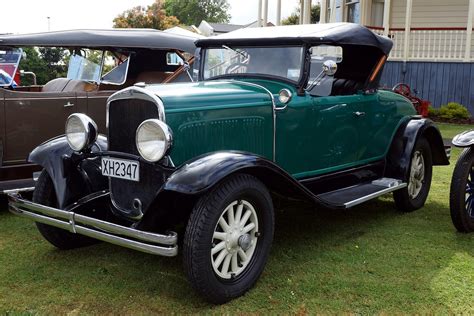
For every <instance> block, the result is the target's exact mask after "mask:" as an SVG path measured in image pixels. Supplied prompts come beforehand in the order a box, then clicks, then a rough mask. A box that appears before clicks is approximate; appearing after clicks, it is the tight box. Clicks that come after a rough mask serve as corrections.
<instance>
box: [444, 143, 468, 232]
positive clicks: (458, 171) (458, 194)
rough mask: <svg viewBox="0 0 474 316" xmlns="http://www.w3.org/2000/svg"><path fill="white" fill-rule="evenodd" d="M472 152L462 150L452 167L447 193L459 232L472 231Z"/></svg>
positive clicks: (454, 222)
mask: <svg viewBox="0 0 474 316" xmlns="http://www.w3.org/2000/svg"><path fill="white" fill-rule="evenodd" d="M473 164H474V150H473V148H471V147H469V148H466V149H464V151H463V152H462V153H461V156H460V157H459V159H458V161H457V162H456V166H455V167H454V172H453V177H452V179H451V189H450V193H449V209H450V212H451V219H452V221H453V224H454V227H456V229H457V230H458V231H459V232H462V233H470V232H472V231H474V205H473V199H474V170H473Z"/></svg>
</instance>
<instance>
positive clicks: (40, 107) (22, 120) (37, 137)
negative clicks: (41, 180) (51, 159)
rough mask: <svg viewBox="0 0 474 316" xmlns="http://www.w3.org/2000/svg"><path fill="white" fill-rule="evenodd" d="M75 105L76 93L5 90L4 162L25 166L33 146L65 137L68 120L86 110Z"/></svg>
mask: <svg viewBox="0 0 474 316" xmlns="http://www.w3.org/2000/svg"><path fill="white" fill-rule="evenodd" d="M75 102H76V94H75V92H21V91H8V90H5V121H6V123H5V137H6V140H5V144H4V146H5V147H4V161H6V162H10V163H21V162H24V161H25V160H26V157H27V155H28V154H29V153H30V152H31V150H32V149H34V148H35V147H36V146H38V145H39V144H41V143H42V142H44V141H46V140H48V139H50V138H52V137H56V136H58V135H61V134H64V125H65V122H66V119H67V117H68V116H69V115H70V114H72V113H74V112H85V110H86V109H85V107H83V106H78V105H77V104H75Z"/></svg>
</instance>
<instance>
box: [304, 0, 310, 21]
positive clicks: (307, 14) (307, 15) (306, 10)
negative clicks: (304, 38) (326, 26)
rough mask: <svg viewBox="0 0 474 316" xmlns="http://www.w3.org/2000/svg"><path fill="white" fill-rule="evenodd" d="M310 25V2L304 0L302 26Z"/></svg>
mask: <svg viewBox="0 0 474 316" xmlns="http://www.w3.org/2000/svg"><path fill="white" fill-rule="evenodd" d="M310 23H311V0H304V15H303V24H310Z"/></svg>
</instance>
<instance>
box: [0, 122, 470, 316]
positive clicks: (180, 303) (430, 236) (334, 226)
mask: <svg viewBox="0 0 474 316" xmlns="http://www.w3.org/2000/svg"><path fill="white" fill-rule="evenodd" d="M440 126H441V129H442V133H443V135H444V137H446V138H450V137H452V136H454V134H456V133H458V132H460V131H463V130H465V129H467V128H468V127H467V126H463V125H461V126H456V125H447V124H440ZM459 153H460V151H459V150H458V149H454V150H453V157H452V159H451V161H452V162H455V161H456V159H457V157H458V155H459ZM452 169H453V163H452V165H451V166H446V167H435V169H434V178H433V184H432V190H431V193H430V196H429V198H428V201H427V204H426V206H425V207H424V208H422V209H421V210H418V211H416V212H413V213H409V214H402V213H399V212H397V211H396V210H395V208H394V205H393V202H392V199H391V196H387V197H384V198H381V199H378V200H376V201H372V202H369V203H367V204H364V205H361V206H359V207H356V208H354V209H352V210H350V211H330V210H323V209H307V208H306V209H300V208H298V207H296V206H289V207H286V208H284V209H283V210H279V211H278V212H277V214H276V220H277V223H276V229H275V232H276V234H275V241H274V244H273V248H272V252H271V256H270V259H269V262H268V264H267V266H266V269H265V271H264V273H263V275H262V277H261V278H260V280H259V281H258V282H257V284H256V286H255V287H254V288H253V289H252V290H251V291H250V292H248V293H247V294H246V295H245V296H243V297H241V298H239V299H236V300H234V301H232V302H230V303H228V304H226V305H222V306H212V305H209V304H207V303H205V302H204V301H203V300H202V299H201V298H200V297H198V296H197V295H196V294H195V293H194V292H193V290H192V289H191V287H190V285H189V284H188V282H187V281H186V279H185V276H184V272H183V269H182V266H181V259H182V258H181V256H178V257H177V258H161V257H155V256H151V255H147V254H142V253H139V252H134V251H130V250H127V249H123V248H120V247H116V246H113V245H109V244H105V243H102V244H98V245H96V246H92V247H89V248H83V249H77V250H70V251H58V250H55V249H54V248H53V247H52V246H50V245H49V244H48V243H47V242H45V241H44V240H43V239H42V238H41V237H40V236H39V234H38V232H37V231H36V229H35V227H34V224H33V223H31V222H30V221H28V220H25V219H22V218H19V217H16V216H13V215H11V214H9V213H8V212H6V211H5V210H3V211H0V314H3V313H6V314H10V313H13V314H52V313H53V314H58V313H60V314H71V315H77V314H116V313H118V314H155V313H164V314H169V313H177V314H181V313H217V314H230V313H232V314H233V313H243V314H248V313H257V314H268V313H283V314H287V313H292V314H293V313H294V314H302V313H311V314H313V313H324V314H328V313H362V314H369V313H370V314H372V313H390V314H392V313H396V314H406V313H410V314H413V313H417V314H420V313H422V314H425V313H442V314H445V313H460V312H464V313H469V314H470V313H474V269H473V268H472V267H474V234H472V235H466V234H459V233H457V232H456V231H455V229H454V227H453V225H452V224H451V219H450V216H449V205H448V194H449V184H450V179H451V174H452ZM2 208H3V209H5V206H3V207H2Z"/></svg>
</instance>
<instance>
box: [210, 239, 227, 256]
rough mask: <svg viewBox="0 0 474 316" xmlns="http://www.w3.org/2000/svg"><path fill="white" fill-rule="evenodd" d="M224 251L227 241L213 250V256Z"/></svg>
mask: <svg viewBox="0 0 474 316" xmlns="http://www.w3.org/2000/svg"><path fill="white" fill-rule="evenodd" d="M222 249H225V241H221V242H220V243H218V244H217V245H216V246H215V247H214V248H212V250H211V255H215V254H216V253H218V252H219V251H221V250H222Z"/></svg>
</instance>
